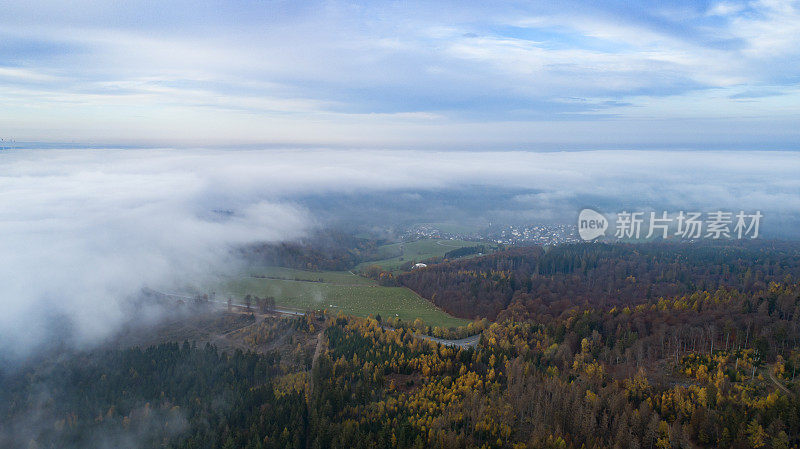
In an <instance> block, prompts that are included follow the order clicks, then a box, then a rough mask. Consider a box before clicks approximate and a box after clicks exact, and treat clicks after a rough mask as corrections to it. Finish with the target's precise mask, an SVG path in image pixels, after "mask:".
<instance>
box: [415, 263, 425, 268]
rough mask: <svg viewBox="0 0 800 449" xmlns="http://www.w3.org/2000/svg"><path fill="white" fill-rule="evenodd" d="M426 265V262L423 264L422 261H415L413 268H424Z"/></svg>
mask: <svg viewBox="0 0 800 449" xmlns="http://www.w3.org/2000/svg"><path fill="white" fill-rule="evenodd" d="M427 266H428V265H426V264H424V263H415V264H414V268H425V267H427Z"/></svg>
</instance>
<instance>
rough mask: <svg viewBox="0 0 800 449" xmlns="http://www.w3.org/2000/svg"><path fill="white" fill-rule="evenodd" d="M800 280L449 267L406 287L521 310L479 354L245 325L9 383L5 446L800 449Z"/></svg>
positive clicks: (620, 249) (407, 328) (547, 257)
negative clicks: (213, 336) (208, 339)
mask: <svg viewBox="0 0 800 449" xmlns="http://www.w3.org/2000/svg"><path fill="white" fill-rule="evenodd" d="M797 266H798V257H797V253H796V249H795V247H793V246H789V245H772V244H764V245H763V246H759V245H745V246H723V247H713V246H708V247H707V246H693V245H683V246H673V245H639V246H629V245H619V246H608V245H576V246H566V247H563V248H553V249H550V250H549V251H545V250H543V249H536V248H530V249H516V250H511V251H506V252H503V253H498V254H492V255H489V256H483V257H479V258H476V259H472V260H468V261H463V262H455V263H450V264H442V265H436V266H432V267H430V268H428V269H423V270H418V271H415V272H414V273H411V274H406V275H402V276H401V278H402V279H403V280H404V281H405V282H414V281H415V280H418V279H421V278H426V277H428V279H430V281H429V282H434V287H435V288H437V289H441V290H436V291H435V293H437V297H438V293H439V292H440V291H442V292H451V291H452V292H457V293H459V292H460V293H462V294H463V295H474V296H471V298H472V301H473V302H472V304H474V305H475V306H476V308H475V309H469V310H470V311H471V313H472V314H474V315H479V313H478V312H477V310H482V309H480V307H483V305H484V303H487V304H493V303H494V301H495V300H498V301H500V300H501V299H502V301H501V303H502V304H504V307H502V308H500V309H499V311H498V312H497V313H496V315H495V316H494V318H495V319H494V320H492V321H489V320H486V319H483V320H478V321H475V322H474V323H472V324H471V325H470V326H469V327H465V328H464V329H459V330H456V331H455V333H456V334H459V335H465V334H466V333H470V332H472V333H476V332H477V333H480V339H479V342H478V343H477V345H476V346H474V347H472V346H464V347H459V346H447V345H443V344H439V343H436V342H433V341H430V340H427V339H423V338H421V336H420V335H419V334H418V333H416V332H418V330H419V329H420V327H419V326H417V325H416V324H411V323H403V322H399V321H398V320H397V319H384V320H381V319H380V317H377V316H376V317H374V318H366V319H362V318H354V317H348V316H344V315H341V314H340V315H336V316H334V315H331V314H323V315H315V314H313V313H309V314H307V315H306V316H302V317H296V318H270V317H268V316H262V317H261V318H259V319H250V320H246V322H247V323H250V324H248V325H244V326H242V327H237V328H236V329H234V330H232V331H227V332H225V336H226V338H227V339H228V340H226V341H228V342H229V343H230V344H233V345H234V346H235V349H230V348H228V349H227V350H225V351H223V350H222V349H219V348H218V347H215V346H214V345H209V344H194V343H190V342H182V343H180V344H179V343H165V344H160V345H155V346H148V347H146V348H139V347H134V348H121V349H106V350H95V351H93V352H89V353H81V354H79V355H77V356H73V357H63V358H59V359H56V360H48V361H43V362H39V363H36V364H33V365H32V366H28V367H25V368H24V369H20V370H18V371H13V372H7V373H5V374H2V378H0V383H2V384H3V385H4V386H5V387H6V388H4V389H3V390H2V391H0V447H10V448H16V447H21V448H22V447H25V448H31V447H36V448H77V447H131V448H132V447H144V448H175V449H194V448H247V449H259V448H272V447H281V448H283V447H295V448H315V449H317V448H319V449H321V448H348V449H358V448H423V447H433V448H514V449H523V448H554V449H555V448H575V449H578V448H615V449H616V448H619V449H651V448H657V449H667V448H676V449H677V448H687V449H689V448H765V449H779V448H780V449H783V448H793V447H794V448H797V447H800V378H798V375H800V373H798V371H799V370H798V368H800V283H798V282H797V280H796V279H797V278H796V269H797ZM433 275H437V276H438V277H437V276H433ZM606 278H607V279H606ZM437 280H438V282H440V283H439V284H435V282H437ZM444 286H447V288H445V287H444ZM473 286H474V289H475V290H471V288H473ZM484 289H485V290H486V291H487V292H488V293H491V292H492V289H497V294H496V295H495V296H496V297H495V296H491V295H488V293H487V296H482V295H476V294H475V292H476V291H477V292H479V293H480V292H483V291H484ZM561 295H563V296H561ZM454 297H456V298H461V297H460V296H454ZM485 298H492V300H491V301H489V302H486V301H483V300H484V299H485ZM503 301H505V302H503ZM453 304H469V303H468V302H463V303H462V302H454V303H453ZM237 326H241V325H240V324H237Z"/></svg>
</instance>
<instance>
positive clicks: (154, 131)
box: [0, 0, 800, 149]
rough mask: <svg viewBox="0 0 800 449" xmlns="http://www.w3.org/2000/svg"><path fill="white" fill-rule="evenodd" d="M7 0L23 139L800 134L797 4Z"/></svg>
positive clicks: (787, 140) (619, 138)
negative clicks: (60, 0)
mask: <svg viewBox="0 0 800 449" xmlns="http://www.w3.org/2000/svg"><path fill="white" fill-rule="evenodd" d="M6 3H7V4H4V12H5V13H4V14H3V16H2V17H0V98H2V108H0V133H2V134H3V136H0V137H16V138H17V140H29V141H61V142H65V141H73V140H78V141H81V142H86V141H93V142H110V143H114V144H121V143H125V144H156V145H159V144H160V145H164V144H170V145H172V144H181V145H209V146H213V145H222V144H231V143H233V144H247V143H305V144H312V145H314V144H316V145H332V144H340V145H345V146H347V145H350V146H352V145H363V146H366V147H375V146H394V147H408V146H409V145H415V146H418V147H426V148H430V147H434V148H436V147H443V146H445V145H451V146H457V145H464V144H472V145H477V146H481V148H484V149H504V148H506V149H507V148H518V147H519V146H520V145H546V144H560V145H576V144H577V145H585V144H606V145H615V144H616V145H621V146H624V147H639V146H640V145H641V144H648V145H656V146H658V145H662V146H664V145H669V146H673V147H677V146H688V147H694V148H697V147H701V146H705V145H708V144H717V145H720V146H718V147H717V148H720V147H726V146H727V147H730V145H731V144H739V145H745V146H747V145H753V148H756V149H762V148H770V149H785V148H788V147H792V148H796V147H797V145H796V143H797V141H798V137H799V135H798V130H797V127H796V126H794V123H797V121H798V120H799V119H800V109H798V104H800V91H799V90H798V88H797V78H798V75H800V72H798V67H800V64H798V61H799V60H800V50H798V49H800V3H798V1H797V0H769V1H767V0H760V1H741V2H739V1H733V2H727V1H726V2H705V1H701V2H695V1H678V2H671V3H670V4H663V3H658V4H650V3H632V2H621V3H616V2H599V3H598V2H582V1H572V2H558V3H555V4H554V3H549V2H528V3H519V2H490V3H487V2H453V3H446V2H445V3H441V2H436V3H431V2H402V3H396V2H370V3H366V4H354V3H349V2H339V1H336V2H248V1H237V2H213V1H212V2H200V3H198V2H184V1H176V2H161V3H157V4H153V3H152V2H136V1H134V2H125V3H124V4H122V3H120V4H114V5H109V4H103V3H102V2H100V3H98V2H91V1H86V2H72V3H70V4H68V6H64V5H53V4H52V2H43V3H40V2H31V1H19V2H17V1H11V2H6ZM65 5H67V4H65ZM765 91H767V92H770V93H771V94H770V95H761V96H758V95H753V94H752V93H753V92H765Z"/></svg>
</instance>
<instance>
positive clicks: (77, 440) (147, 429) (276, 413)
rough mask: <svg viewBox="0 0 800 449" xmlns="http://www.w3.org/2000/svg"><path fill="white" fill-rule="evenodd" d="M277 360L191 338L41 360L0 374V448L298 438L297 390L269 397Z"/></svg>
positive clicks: (231, 444) (301, 410)
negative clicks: (46, 361) (196, 343)
mask: <svg viewBox="0 0 800 449" xmlns="http://www.w3.org/2000/svg"><path fill="white" fill-rule="evenodd" d="M276 366H277V359H276V356H275V355H274V354H262V355H256V354H253V353H244V352H242V351H235V352H233V353H230V354H229V353H224V352H223V353H221V352H218V351H217V349H216V348H214V347H213V346H210V345H206V346H205V347H203V348H197V347H195V346H194V345H190V344H189V343H183V344H182V345H179V344H178V343H169V344H161V345H158V346H153V347H149V348H146V349H140V348H132V349H126V350H113V351H103V352H100V353H93V354H85V355H80V356H75V357H71V358H67V359H65V360H63V361H60V362H57V363H54V364H52V365H49V364H45V365H44V366H39V367H37V368H36V369H29V370H26V371H24V372H21V373H16V374H14V375H8V376H7V377H6V378H4V379H3V387H4V388H3V389H2V390H0V447H4V448H17V447H20V448H23V447H24V448H31V447H36V448H59V449H61V448H87V447H116V448H156V447H159V448H161V447H173V448H245V447H259V448H262V447H264V448H266V447H274V448H285V447H304V440H303V438H304V435H305V434H304V431H303V430H302V429H303V428H304V426H305V424H304V419H305V413H306V410H305V407H304V406H302V398H301V397H300V395H299V393H295V394H293V395H291V394H290V395H287V396H284V397H276V396H275V394H274V391H273V388H272V385H271V383H270V382H271V379H272V378H273V377H274V376H275V374H276V371H275V368H276ZM284 429H288V433H289V434H288V435H284ZM264 435H271V437H270V438H269V439H264V437H263V436H264ZM253 438H256V440H257V444H254V441H255V440H253Z"/></svg>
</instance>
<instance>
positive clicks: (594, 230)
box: [578, 209, 608, 241]
mask: <svg viewBox="0 0 800 449" xmlns="http://www.w3.org/2000/svg"><path fill="white" fill-rule="evenodd" d="M606 229H608V220H606V217H604V216H603V214H601V213H600V212H597V211H595V210H592V209H584V210H582V211H581V213H580V214H579V215H578V234H579V235H580V236H581V238H582V239H583V240H586V241H589V240H594V239H596V238H598V237H600V236H602V235H605V233H606Z"/></svg>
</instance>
